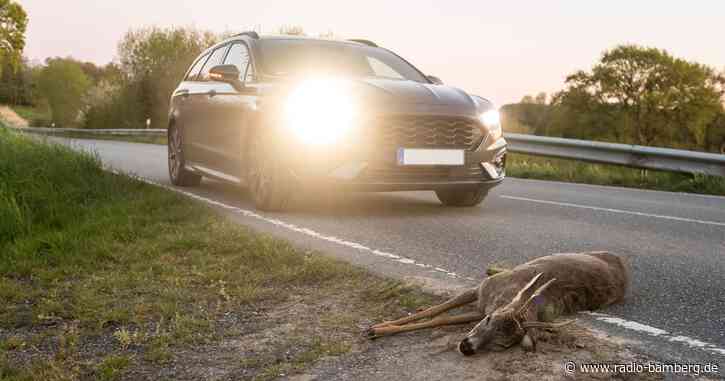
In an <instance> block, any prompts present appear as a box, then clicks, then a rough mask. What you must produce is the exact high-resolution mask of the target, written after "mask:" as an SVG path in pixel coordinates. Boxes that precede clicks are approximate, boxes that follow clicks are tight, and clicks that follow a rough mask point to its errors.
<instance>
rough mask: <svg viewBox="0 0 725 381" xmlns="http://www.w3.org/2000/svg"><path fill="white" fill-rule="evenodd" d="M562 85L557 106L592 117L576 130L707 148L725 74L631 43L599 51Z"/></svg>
mask: <svg viewBox="0 0 725 381" xmlns="http://www.w3.org/2000/svg"><path fill="white" fill-rule="evenodd" d="M566 84H567V89H566V90H564V91H563V92H562V93H560V94H557V96H556V97H555V99H556V100H557V102H556V103H558V106H560V107H563V109H565V110H567V111H569V112H570V113H572V115H583V114H584V115H587V116H591V117H592V118H590V120H589V121H588V124H581V125H579V128H583V129H586V130H589V131H596V132H597V134H598V135H599V134H602V135H605V136H606V135H610V136H614V137H615V138H616V139H617V140H619V141H625V142H632V143H635V144H641V145H664V146H675V147H682V146H690V147H693V148H694V147H696V148H699V149H707V148H708V147H707V142H706V140H707V135H708V128H709V126H710V125H711V124H712V123H713V121H714V120H715V119H716V118H717V117H718V115H720V113H721V112H722V110H723V105H722V97H723V94H724V93H725V78H724V77H723V76H722V75H720V74H718V73H717V72H715V70H713V69H712V68H710V67H707V66H705V65H701V64H698V63H693V62H688V61H685V60H683V59H679V58H675V57H672V56H671V55H670V54H669V53H667V52H666V51H664V50H659V49H654V48H645V47H640V46H636V45H622V46H618V47H616V48H614V49H612V50H609V51H606V52H604V54H603V55H602V58H601V60H600V62H599V63H597V64H596V65H595V66H594V67H593V68H592V70H591V72H585V71H579V72H577V73H574V74H572V75H570V76H569V77H567V79H566ZM610 123H616V125H615V124H610ZM606 130H611V133H610V134H607V133H606Z"/></svg>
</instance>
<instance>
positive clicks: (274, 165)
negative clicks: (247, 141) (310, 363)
mask: <svg viewBox="0 0 725 381" xmlns="http://www.w3.org/2000/svg"><path fill="white" fill-rule="evenodd" d="M247 179H248V184H249V191H250V193H251V195H252V199H253V200H254V206H255V207H256V208H257V209H259V210H265V211H280V210H283V209H284V208H285V207H286V206H287V203H288V201H289V198H290V193H291V189H290V186H289V176H287V175H286V173H285V171H284V166H283V165H282V163H281V162H280V160H279V158H277V157H276V155H275V154H274V152H273V150H272V146H271V144H270V143H269V142H268V140H266V139H264V137H263V136H262V134H258V135H257V136H256V137H255V139H254V141H253V143H252V146H251V147H250V157H249V169H248V174H247Z"/></svg>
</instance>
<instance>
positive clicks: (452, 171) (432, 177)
mask: <svg viewBox="0 0 725 381" xmlns="http://www.w3.org/2000/svg"><path fill="white" fill-rule="evenodd" d="M482 177H484V171H483V168H481V166H480V165H478V164H475V165H471V166H467V167H458V168H452V167H430V166H421V167H415V166H410V167H403V166H396V165H374V166H371V167H369V168H366V169H365V171H364V172H363V176H362V178H361V180H363V181H370V182H416V181H451V180H471V179H480V178H482Z"/></svg>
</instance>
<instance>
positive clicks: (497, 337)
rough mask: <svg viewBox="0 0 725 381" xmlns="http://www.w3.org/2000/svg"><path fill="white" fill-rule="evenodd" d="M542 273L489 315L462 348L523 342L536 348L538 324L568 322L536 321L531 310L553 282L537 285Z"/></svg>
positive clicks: (504, 346) (489, 347) (471, 349)
mask: <svg viewBox="0 0 725 381" xmlns="http://www.w3.org/2000/svg"><path fill="white" fill-rule="evenodd" d="M541 275H542V274H538V275H536V276H535V277H533V278H532V279H531V280H530V281H529V283H527V284H526V286H524V288H522V289H521V290H520V291H519V292H518V293H517V294H516V296H515V297H514V298H513V300H511V302H510V303H509V304H507V305H506V306H504V307H501V308H498V309H496V310H494V311H493V312H491V313H490V314H488V315H486V317H484V318H483V320H481V322H479V323H478V324H477V325H476V326H475V327H473V329H472V330H471V332H469V333H468V335H466V338H464V339H463V340H462V341H461V343H460V344H459V345H458V350H459V351H461V353H463V354H464V355H465V356H470V355H473V354H474V353H476V351H479V350H483V349H486V350H504V349H507V348H510V347H512V346H514V345H516V344H519V343H520V344H521V345H522V346H523V347H524V349H525V350H533V349H535V342H534V338H533V337H532V336H531V335H530V334H529V332H528V331H529V330H530V329H534V328H558V327H561V326H563V325H565V324H569V323H571V321H569V322H565V323H564V324H552V323H544V322H539V321H536V320H535V319H536V315H535V313H529V312H530V310H531V307H532V306H534V303H535V300H536V299H537V298H538V297H539V296H540V295H541V294H542V293H543V292H544V291H545V290H546V289H547V288H549V286H551V284H552V283H554V281H556V279H551V280H549V281H548V282H546V283H544V284H543V285H541V286H540V287H539V288H536V289H534V285H535V284H536V282H537V281H538V280H539V278H541Z"/></svg>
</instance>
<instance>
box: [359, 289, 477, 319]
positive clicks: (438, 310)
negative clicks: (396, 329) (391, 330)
mask: <svg viewBox="0 0 725 381" xmlns="http://www.w3.org/2000/svg"><path fill="white" fill-rule="evenodd" d="M476 299H478V289H477V288H471V289H468V290H466V291H464V292H463V293H461V294H458V295H456V296H455V297H453V298H451V299H449V300H447V301H446V302H445V303H442V304H439V305H437V306H433V307H430V308H428V309H426V310H423V311H420V312H417V313H414V314H412V315H410V316H406V317H404V318H400V319H398V320H393V321H387V322H384V323H380V324H375V325H373V326H372V327H371V328H372V329H374V328H381V327H385V326H388V325H397V326H400V325H403V324H408V323H410V322H412V321H416V320H420V319H425V318H429V317H433V316H437V315H440V314H442V313H443V312H446V311H448V310H450V309H453V308H456V307H460V306H462V305H465V304H468V303H471V302H473V301H475V300H476Z"/></svg>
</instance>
